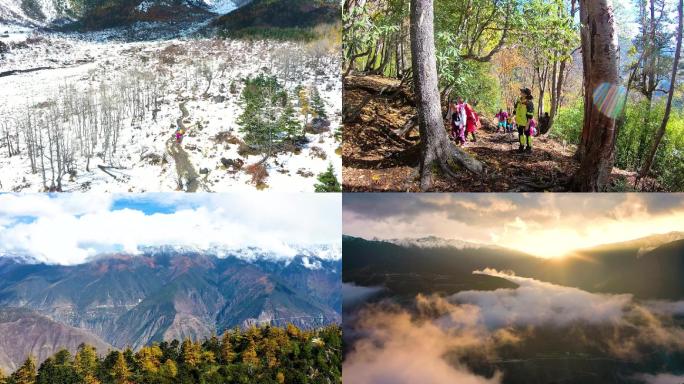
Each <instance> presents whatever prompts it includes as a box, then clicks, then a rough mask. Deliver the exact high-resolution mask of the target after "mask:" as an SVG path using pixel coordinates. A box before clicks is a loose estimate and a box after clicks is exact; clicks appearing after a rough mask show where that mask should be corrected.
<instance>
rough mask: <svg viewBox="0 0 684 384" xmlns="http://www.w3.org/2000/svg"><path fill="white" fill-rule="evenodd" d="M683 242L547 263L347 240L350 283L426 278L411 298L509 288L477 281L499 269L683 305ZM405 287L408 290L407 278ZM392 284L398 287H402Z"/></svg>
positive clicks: (643, 243) (661, 240) (672, 238)
mask: <svg viewBox="0 0 684 384" xmlns="http://www.w3.org/2000/svg"><path fill="white" fill-rule="evenodd" d="M682 237H684V234H682V233H670V234H665V235H654V236H648V237H644V238H641V239H636V240H632V241H628V242H622V243H617V244H607V245H601V246H598V247H594V248H590V249H584V250H579V251H576V252H573V253H572V254H571V255H568V256H566V257H564V258H560V259H543V258H539V257H535V256H532V255H528V254H525V253H522V252H518V251H513V250H509V249H505V248H499V247H494V246H482V247H480V248H457V247H432V248H431V247H417V246H400V245H396V244H394V243H390V242H385V241H369V240H364V239H360V238H354V237H349V236H345V237H344V240H343V247H344V258H343V264H344V280H345V281H346V282H354V283H356V284H359V285H366V286H370V285H381V284H385V283H386V282H387V281H391V280H392V279H391V276H392V274H404V275H411V274H412V275H413V276H414V278H413V280H417V279H418V276H422V280H423V282H422V283H421V284H418V283H415V284H413V286H412V287H411V289H404V291H406V292H405V293H411V292H426V291H435V290H437V291H446V292H447V293H453V292H457V291H460V290H464V289H482V288H483V287H487V288H489V289H495V288H497V287H503V286H505V284H503V283H501V282H500V281H499V282H496V280H491V281H490V282H491V283H492V285H490V286H488V285H487V284H485V282H482V281H481V280H479V276H471V274H472V272H473V271H475V270H482V269H484V268H494V269H497V270H500V271H512V272H514V273H515V274H517V275H520V276H525V277H532V278H535V279H539V280H543V281H547V282H551V283H555V284H560V285H565V286H571V287H577V288H581V289H584V290H587V291H590V292H602V293H631V294H633V295H635V296H636V297H637V298H643V299H682V298H684V278H683V277H682V275H683V274H684V240H681V238H682ZM440 276H441V277H442V280H444V281H447V282H449V289H440V287H442V288H444V283H441V285H436V283H435V284H430V281H433V282H434V281H438V280H435V278H436V277H440ZM428 277H429V278H428ZM487 277H489V276H487ZM426 279H427V280H426ZM395 280H396V279H395ZM402 280H403V281H404V286H405V287H404V288H406V286H407V285H408V283H407V282H406V281H407V279H406V278H403V279H402ZM390 285H391V286H392V287H395V288H396V284H394V285H393V284H390ZM390 288H391V287H390Z"/></svg>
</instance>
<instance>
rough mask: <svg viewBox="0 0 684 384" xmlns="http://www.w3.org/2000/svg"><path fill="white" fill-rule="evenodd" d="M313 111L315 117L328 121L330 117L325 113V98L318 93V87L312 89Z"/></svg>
mask: <svg viewBox="0 0 684 384" xmlns="http://www.w3.org/2000/svg"><path fill="white" fill-rule="evenodd" d="M311 109H313V113H314V116H316V117H318V118H321V119H326V118H327V117H328V115H327V113H326V112H325V102H324V101H323V98H322V97H321V94H320V93H319V92H318V88H316V86H313V88H311Z"/></svg>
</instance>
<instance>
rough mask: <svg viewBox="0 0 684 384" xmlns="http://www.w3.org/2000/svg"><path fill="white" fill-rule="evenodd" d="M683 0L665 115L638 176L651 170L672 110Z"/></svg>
mask: <svg viewBox="0 0 684 384" xmlns="http://www.w3.org/2000/svg"><path fill="white" fill-rule="evenodd" d="M682 8H684V0H679V5H678V6H677V14H678V17H679V24H678V25H679V29H678V30H677V48H675V56H674V63H673V64H672V76H671V77H670V92H669V93H668V95H667V104H666V106H665V115H664V116H663V121H662V122H661V123H660V128H658V131H657V132H656V136H655V140H654V141H653V146H652V147H651V151H650V152H649V154H648V157H646V163H644V166H643V167H642V168H641V171H639V178H643V177H646V175H648V172H649V171H650V170H651V166H652V165H653V159H654V158H655V155H656V152H658V146H659V145H660V142H661V140H662V139H663V136H664V135H665V129H666V128H667V121H668V120H669V119H670V111H671V110H672V98H673V97H674V90H675V84H676V80H677V69H678V66H679V58H680V56H681V53H682V29H684V20H682V19H683V16H682V13H683V12H684V10H683V9H682Z"/></svg>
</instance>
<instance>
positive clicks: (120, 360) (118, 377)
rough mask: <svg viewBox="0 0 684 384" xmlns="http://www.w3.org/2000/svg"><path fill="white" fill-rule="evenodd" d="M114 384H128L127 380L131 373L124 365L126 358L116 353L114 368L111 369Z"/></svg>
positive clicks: (126, 365)
mask: <svg viewBox="0 0 684 384" xmlns="http://www.w3.org/2000/svg"><path fill="white" fill-rule="evenodd" d="M111 376H112V379H113V380H114V384H128V383H129V381H128V379H129V378H130V377H131V372H130V370H129V369H128V364H126V358H125V357H124V355H123V353H121V352H117V354H116V361H115V362H114V367H112V372H111Z"/></svg>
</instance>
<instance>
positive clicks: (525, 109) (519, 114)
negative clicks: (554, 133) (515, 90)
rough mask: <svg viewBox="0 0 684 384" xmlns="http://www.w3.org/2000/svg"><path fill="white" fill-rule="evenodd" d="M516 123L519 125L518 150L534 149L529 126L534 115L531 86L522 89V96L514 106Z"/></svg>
mask: <svg viewBox="0 0 684 384" xmlns="http://www.w3.org/2000/svg"><path fill="white" fill-rule="evenodd" d="M513 113H514V115H515V124H516V125H517V126H518V141H519V142H520V147H518V152H523V151H528V152H530V151H532V135H531V134H530V129H529V126H528V121H530V120H531V119H532V117H533V116H534V104H533V103H532V91H530V89H529V88H521V89H520V97H519V98H518V100H516V102H515V106H514V107H513Z"/></svg>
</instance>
